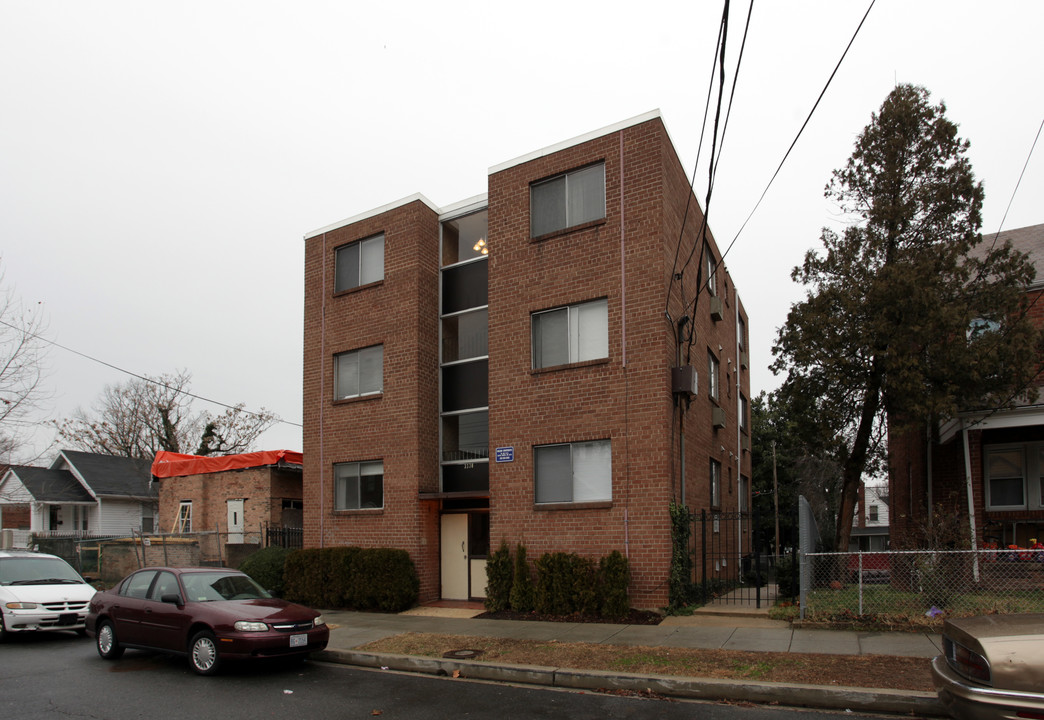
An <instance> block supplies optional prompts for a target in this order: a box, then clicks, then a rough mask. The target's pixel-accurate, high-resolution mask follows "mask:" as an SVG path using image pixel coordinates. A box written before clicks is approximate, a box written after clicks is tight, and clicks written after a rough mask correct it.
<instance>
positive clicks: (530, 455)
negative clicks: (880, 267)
mask: <svg viewBox="0 0 1044 720" xmlns="http://www.w3.org/2000/svg"><path fill="white" fill-rule="evenodd" d="M686 213H687V217H686ZM683 218H684V220H683ZM703 220H704V218H703V214H702V211H701V209H700V206H699V203H698V201H697V199H696V198H695V197H694V196H693V194H692V193H691V191H690V189H689V184H688V179H687V176H686V172H685V171H684V169H683V168H682V166H681V163H680V162H679V160H678V157H677V154H676V152H675V150H674V147H673V145H672V143H671V141H670V138H669V137H668V134H667V131H666V129H665V127H664V124H663V121H662V119H661V118H660V115H659V113H658V112H653V113H649V114H646V115H644V116H640V117H637V118H634V119H631V120H628V121H625V122H622V123H619V124H617V125H614V126H611V127H608V128H604V129H602V130H597V131H594V132H592V133H589V134H587V135H584V136H582V137H579V138H575V139H573V140H569V141H566V142H563V143H560V144H558V145H555V146H553V147H549V148H545V149H542V150H538V151H536V152H533V153H530V154H528V155H526V156H524V157H520V158H517V159H515V160H511V161H509V162H506V163H502V164H500V165H497V166H495V167H493V168H491V169H490V171H489V174H488V187H487V193H486V194H484V195H481V196H478V197H475V198H471V199H469V200H466V201H463V202H460V203H457V204H454V205H451V206H448V207H442V208H440V207H437V206H435V205H434V204H432V203H431V202H430V201H429V200H427V199H426V198H425V197H423V196H422V195H414V196H412V197H408V198H405V199H403V200H400V201H398V202H393V203H391V204H389V205H385V206H383V207H380V208H377V209H374V210H372V211H369V212H365V213H363V214H361V215H357V216H355V217H352V218H349V219H347V220H344V221H342V222H338V223H335V224H333V225H330V226H327V227H325V228H322V229H320V230H317V231H315V232H312V233H309V234H308V235H307V236H306V237H305V335H304V446H305V447H304V457H305V460H304V500H305V513H304V517H305V524H304V527H305V545H306V546H307V547H324V546H336V545H349V544H352V545H362V546H390V547H398V548H404V549H406V550H407V551H409V553H410V555H411V557H412V558H413V560H414V562H415V563H416V565H417V568H418V572H419V573H420V576H421V600H422V601H425V600H432V599H436V598H440V597H441V598H444V599H476V598H481V597H483V596H484V594H485V593H484V588H485V561H486V556H487V554H488V553H489V551H490V549H491V547H492V548H493V549H496V547H497V546H499V544H500V542H501V541H502V540H504V541H507V543H508V544H509V545H510V546H511V547H512V548H513V547H514V545H515V543H523V544H525V546H526V548H527V551H528V554H529V557H530V558H531V559H532V560H535V559H536V558H538V557H539V556H540V555H542V554H543V553H545V552H549V551H563V552H574V553H578V554H580V555H583V556H586V557H590V558H593V559H596V560H597V558H599V557H602V556H604V555H606V554H608V553H610V552H611V551H613V550H619V551H620V552H622V553H624V554H625V555H626V556H627V557H628V558H629V559H630V563H631V569H632V586H631V589H630V594H631V602H632V604H633V605H635V606H636V607H644V608H652V607H660V606H663V605H665V604H666V602H667V587H668V586H667V581H668V575H669V566H670V559H671V530H670V528H671V523H670V514H669V505H670V503H671V501H672V500H678V501H682V502H684V503H685V504H687V505H688V506H689V507H690V508H693V509H701V508H707V509H711V510H713V511H722V512H724V511H727V510H739V509H746V508H747V507H749V493H750V483H749V480H748V478H749V477H750V453H749V447H750V445H749V430H748V420H747V418H748V398H749V397H750V391H749V373H748V371H747V335H746V330H745V328H746V323H747V318H746V313H745V312H744V310H743V307H742V304H741V303H740V300H739V297H738V295H737V293H736V289H735V286H734V284H733V282H732V279H731V278H730V276H729V274H728V272H727V271H726V269H725V267H724V265H723V263H722V262H721V253H720V250H719V249H718V247H717V245H716V243H715V242H714V239H713V237H712V235H711V234H710V232H709V230H708V229H706V228H705V226H704V222H703ZM715 527H717V524H715ZM740 537H742V538H743V540H741V541H739V542H737V544H736V547H735V551H736V555H737V559H738V556H739V555H741V554H743V553H744V552H746V550H747V548H748V547H749V541H748V540H747V534H746V533H745V532H744V534H742V535H740ZM738 565H739V563H738V562H736V563H733V564H732V566H731V567H736V566H738Z"/></svg>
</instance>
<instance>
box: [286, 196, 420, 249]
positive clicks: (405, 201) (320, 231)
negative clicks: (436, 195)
mask: <svg viewBox="0 0 1044 720" xmlns="http://www.w3.org/2000/svg"><path fill="white" fill-rule="evenodd" d="M417 200H419V201H420V202H422V203H424V204H425V205H427V206H428V207H429V208H431V209H432V210H433V211H435V212H436V213H438V212H439V208H438V207H437V206H436V205H435V203H433V202H432V201H431V200H429V199H428V198H426V197H424V196H423V195H421V194H420V193H414V194H413V195H410V196H408V197H404V198H401V199H399V200H395V201H394V202H390V203H388V204H387V205H381V206H380V207H378V208H374V209H373V210H367V211H366V212H364V213H360V214H359V215H354V216H352V217H350V218H345V219H344V220H341V221H339V222H335V223H333V224H332V225H327V226H326V227H321V228H319V229H318V230H314V231H312V232H310V233H308V234H307V235H305V236H304V239H305V240H310V239H311V238H314V237H317V236H319V235H322V234H323V233H327V232H332V231H334V230H337V229H338V228H343V227H345V226H346V225H352V224H354V223H357V222H361V221H363V220H367V219H369V218H372V217H376V216H377V215H382V214H384V213H386V212H388V211H390V210H395V209H396V208H400V207H403V206H404V205H409V204H410V203H411V202H415V201H417Z"/></svg>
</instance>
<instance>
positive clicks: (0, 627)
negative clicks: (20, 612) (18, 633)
mask: <svg viewBox="0 0 1044 720" xmlns="http://www.w3.org/2000/svg"><path fill="white" fill-rule="evenodd" d="M10 634H11V633H9V632H7V628H5V627H4V613H3V611H2V610H0V642H3V641H4V640H7V636H8V635H10Z"/></svg>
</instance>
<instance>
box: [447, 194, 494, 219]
mask: <svg viewBox="0 0 1044 720" xmlns="http://www.w3.org/2000/svg"><path fill="white" fill-rule="evenodd" d="M488 207H489V193H482V194H481V195H475V196H474V197H470V198H468V199H467V200H461V201H460V202H455V203H453V204H452V205H447V206H446V207H444V208H442V209H441V210H440V211H439V222H446V221H447V220H452V219H454V218H458V217H463V216H464V215H471V214H472V213H476V212H478V211H479V210H485V209H486V208H488Z"/></svg>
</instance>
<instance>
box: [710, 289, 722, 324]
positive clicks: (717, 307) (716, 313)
mask: <svg viewBox="0 0 1044 720" xmlns="http://www.w3.org/2000/svg"><path fill="white" fill-rule="evenodd" d="M710 316H711V320H713V321H714V322H719V321H720V320H722V318H724V317H725V315H724V312H723V311H722V306H721V298H720V297H716V296H714V295H712V296H711V299H710Z"/></svg>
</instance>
